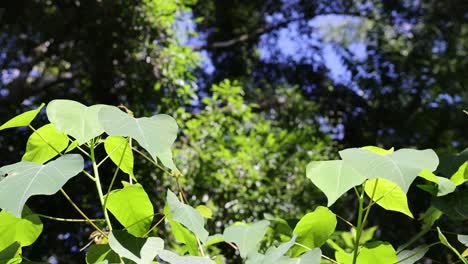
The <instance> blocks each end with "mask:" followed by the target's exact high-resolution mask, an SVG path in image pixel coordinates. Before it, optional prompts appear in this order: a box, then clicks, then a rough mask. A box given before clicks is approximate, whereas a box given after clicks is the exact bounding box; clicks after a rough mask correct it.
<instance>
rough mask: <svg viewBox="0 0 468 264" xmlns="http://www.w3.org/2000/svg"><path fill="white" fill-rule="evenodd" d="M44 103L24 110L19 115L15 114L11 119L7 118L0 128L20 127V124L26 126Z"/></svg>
mask: <svg viewBox="0 0 468 264" xmlns="http://www.w3.org/2000/svg"><path fill="white" fill-rule="evenodd" d="M44 105H45V104H44V103H42V104H41V105H40V106H39V107H38V108H36V109H34V110H31V111H27V112H24V113H22V114H20V115H17V116H15V117H13V118H12V119H10V120H8V121H7V122H6V123H4V124H3V125H2V126H0V130H3V129H7V128H13V127H22V126H28V125H29V124H31V122H32V121H33V119H34V118H35V117H36V116H37V114H39V112H40V111H41V109H42V107H44Z"/></svg>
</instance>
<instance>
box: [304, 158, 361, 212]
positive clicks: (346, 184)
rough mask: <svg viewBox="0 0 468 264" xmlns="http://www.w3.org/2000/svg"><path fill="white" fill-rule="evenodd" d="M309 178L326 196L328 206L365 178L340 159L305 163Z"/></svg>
mask: <svg viewBox="0 0 468 264" xmlns="http://www.w3.org/2000/svg"><path fill="white" fill-rule="evenodd" d="M306 174H307V178H309V179H310V180H311V181H312V182H313V183H314V184H315V185H316V186H317V187H318V188H319V189H320V190H321V191H322V192H323V193H324V194H325V195H326V196H327V199H328V206H331V205H332V204H333V203H335V201H336V200H337V199H338V198H339V197H340V196H341V195H343V194H344V193H346V192H347V191H348V190H349V189H351V188H352V187H354V186H356V185H360V184H361V183H362V182H363V181H364V180H365V178H364V177H363V176H361V174H359V173H358V172H357V171H356V170H355V169H354V168H353V167H351V166H350V164H348V163H345V162H344V161H342V160H330V161H313V162H310V163H309V164H308V165H307V170H306Z"/></svg>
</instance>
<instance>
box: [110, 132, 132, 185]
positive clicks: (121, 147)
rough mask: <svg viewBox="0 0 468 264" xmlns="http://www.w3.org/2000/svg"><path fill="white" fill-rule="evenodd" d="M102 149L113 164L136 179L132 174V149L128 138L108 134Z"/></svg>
mask: <svg viewBox="0 0 468 264" xmlns="http://www.w3.org/2000/svg"><path fill="white" fill-rule="evenodd" d="M104 149H105V150H106V153H107V155H109V157H110V159H111V160H112V161H113V162H114V164H115V165H117V166H119V168H120V169H121V170H122V171H123V172H125V173H127V174H128V175H130V177H132V179H134V180H136V179H135V175H133V151H132V147H131V146H130V143H129V141H128V139H126V138H124V137H119V136H108V137H107V138H106V140H105V141H104Z"/></svg>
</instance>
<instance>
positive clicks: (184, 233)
mask: <svg viewBox="0 0 468 264" xmlns="http://www.w3.org/2000/svg"><path fill="white" fill-rule="evenodd" d="M164 214H165V215H166V219H167V221H168V223H169V225H170V226H171V230H172V234H173V235H174V238H175V239H176V240H177V241H179V242H180V243H182V244H184V245H185V246H186V247H187V250H188V252H189V253H190V254H191V255H194V256H196V255H198V242H197V237H196V236H195V235H194V234H193V233H192V232H190V231H189V230H188V229H187V228H185V227H184V226H183V225H181V224H180V223H179V222H176V221H174V220H172V216H171V212H170V210H169V206H168V205H166V206H165V207H164ZM208 238H209V237H208Z"/></svg>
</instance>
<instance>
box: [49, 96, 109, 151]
mask: <svg viewBox="0 0 468 264" xmlns="http://www.w3.org/2000/svg"><path fill="white" fill-rule="evenodd" d="M103 107H105V105H93V106H85V105H83V104H81V103H79V102H76V101H71V100H53V101H51V102H50V103H49V104H48V105H47V109H46V112H47V117H48V118H49V121H50V122H51V123H52V124H54V126H55V128H57V130H58V131H61V132H64V133H67V134H68V135H70V136H72V137H74V138H75V139H76V140H77V141H78V144H79V145H81V144H84V143H86V142H88V141H90V140H91V139H93V138H95V137H97V136H99V135H101V134H102V133H103V132H104V129H103V127H102V125H101V124H100V123H99V121H98V112H99V110H101V108H103Z"/></svg>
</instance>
